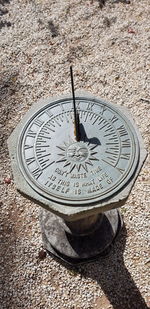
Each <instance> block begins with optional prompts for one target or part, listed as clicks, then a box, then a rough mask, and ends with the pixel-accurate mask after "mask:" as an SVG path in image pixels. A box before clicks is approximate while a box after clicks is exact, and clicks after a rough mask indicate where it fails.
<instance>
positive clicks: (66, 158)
mask: <svg viewBox="0 0 150 309" xmlns="http://www.w3.org/2000/svg"><path fill="white" fill-rule="evenodd" d="M97 146H98V145H93V144H90V143H87V142H73V141H72V142H71V143H70V142H69V143H66V142H64V144H63V145H62V146H57V148H58V149H59V150H60V152H59V153H58V156H59V157H60V159H58V160H57V161H56V163H64V164H63V168H64V167H68V169H69V170H68V172H69V173H71V172H72V171H73V170H74V169H76V170H77V171H78V172H79V171H80V170H81V169H84V170H85V171H86V172H88V166H89V165H90V166H93V163H92V161H99V159H97V158H96V157H95V155H96V154H97V153H98V152H97V151H95V148H96V147H97Z"/></svg>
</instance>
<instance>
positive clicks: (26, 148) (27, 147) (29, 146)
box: [24, 145, 33, 150]
mask: <svg viewBox="0 0 150 309" xmlns="http://www.w3.org/2000/svg"><path fill="white" fill-rule="evenodd" d="M31 148H33V145H24V149H25V150H28V149H31Z"/></svg>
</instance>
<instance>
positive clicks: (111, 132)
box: [104, 130, 116, 137]
mask: <svg viewBox="0 0 150 309" xmlns="http://www.w3.org/2000/svg"><path fill="white" fill-rule="evenodd" d="M112 134H114V130H110V133H108V134H105V135H104V137H107V136H110V135H112ZM112 137H113V136H112ZM114 137H116V135H114Z"/></svg>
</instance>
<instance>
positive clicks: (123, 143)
mask: <svg viewBox="0 0 150 309" xmlns="http://www.w3.org/2000/svg"><path fill="white" fill-rule="evenodd" d="M121 146H122V148H126V147H127V148H128V147H131V142H130V140H129V138H128V139H125V140H124V141H122V143H121Z"/></svg>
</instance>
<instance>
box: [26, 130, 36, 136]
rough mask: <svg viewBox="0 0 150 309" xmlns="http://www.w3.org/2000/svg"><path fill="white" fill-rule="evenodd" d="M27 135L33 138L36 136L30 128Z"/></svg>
mask: <svg viewBox="0 0 150 309" xmlns="http://www.w3.org/2000/svg"><path fill="white" fill-rule="evenodd" d="M27 136H28V137H32V138H35V137H36V132H33V131H32V130H31V129H29V131H28V133H27Z"/></svg>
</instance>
